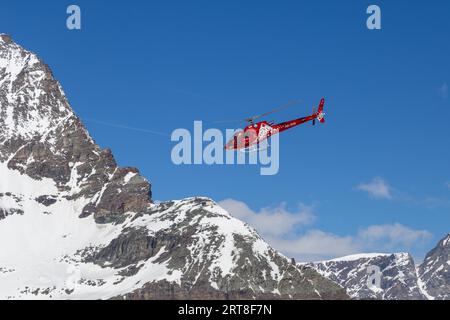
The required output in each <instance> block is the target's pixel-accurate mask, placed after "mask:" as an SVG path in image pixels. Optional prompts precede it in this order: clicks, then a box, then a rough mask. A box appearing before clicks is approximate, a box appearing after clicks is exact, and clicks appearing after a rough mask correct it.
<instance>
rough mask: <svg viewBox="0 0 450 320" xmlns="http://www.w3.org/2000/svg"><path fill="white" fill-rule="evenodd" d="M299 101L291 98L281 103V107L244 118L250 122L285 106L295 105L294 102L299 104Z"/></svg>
mask: <svg viewBox="0 0 450 320" xmlns="http://www.w3.org/2000/svg"><path fill="white" fill-rule="evenodd" d="M299 103H300V100H292V101H289V102H288V103H286V104H284V105H282V106H281V107H278V108H275V109H273V110H271V111H268V112H265V113H262V114H259V115H256V116H253V117H251V118H246V119H245V121H247V122H251V121H254V120H256V119H259V118H262V117H265V116H268V115H269V114H272V113H276V112H279V111H281V110H284V109H287V108H289V107H292V106H293V105H296V104H299Z"/></svg>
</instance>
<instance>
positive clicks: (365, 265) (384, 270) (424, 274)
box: [302, 234, 450, 300]
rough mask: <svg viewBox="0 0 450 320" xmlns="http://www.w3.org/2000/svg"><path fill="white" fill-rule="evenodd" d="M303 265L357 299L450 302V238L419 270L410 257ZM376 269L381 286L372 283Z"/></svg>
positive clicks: (372, 256)
mask: <svg viewBox="0 0 450 320" xmlns="http://www.w3.org/2000/svg"><path fill="white" fill-rule="evenodd" d="M302 265H303V266H309V267H311V268H313V269H314V270H316V271H318V272H319V273H320V274H321V275H323V276H324V277H326V278H328V279H330V280H332V281H334V282H336V283H338V284H340V285H341V286H343V287H345V288H346V290H347V293H348V295H349V296H350V297H352V298H354V299H388V300H425V299H429V300H434V299H438V300H448V299H450V234H449V235H447V236H446V237H445V238H444V239H442V240H441V241H439V243H438V244H437V246H436V247H435V248H434V249H433V250H431V251H430V252H429V253H428V254H427V256H426V258H425V260H424V261H423V263H422V264H420V265H419V266H417V265H415V263H414V260H413V258H412V256H411V255H410V254H408V253H393V254H385V253H371V254H357V255H352V256H347V257H342V258H338V259H334V260H329V261H322V262H315V263H307V264H302ZM374 267H375V268H376V270H377V272H379V274H380V278H379V279H380V282H379V286H375V285H373V284H374V283H373V282H372V281H373V276H374Z"/></svg>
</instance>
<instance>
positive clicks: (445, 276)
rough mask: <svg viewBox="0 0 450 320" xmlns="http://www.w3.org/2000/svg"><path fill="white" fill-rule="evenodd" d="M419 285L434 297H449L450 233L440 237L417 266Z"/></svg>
mask: <svg viewBox="0 0 450 320" xmlns="http://www.w3.org/2000/svg"><path fill="white" fill-rule="evenodd" d="M418 274H419V276H420V279H421V281H422V283H421V285H422V287H423V288H424V290H425V291H426V292H427V294H428V295H429V296H431V297H432V298H434V299H450V234H449V235H447V236H446V237H444V238H443V239H441V240H440V241H439V242H438V244H437V245H436V247H435V248H434V249H432V250H431V251H430V252H428V254H427V255H426V257H425V260H424V261H423V262H422V264H421V265H420V266H419V268H418Z"/></svg>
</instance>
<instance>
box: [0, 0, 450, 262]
mask: <svg viewBox="0 0 450 320" xmlns="http://www.w3.org/2000/svg"><path fill="white" fill-rule="evenodd" d="M70 4H77V5H79V6H80V8H81V12H82V29H81V30H75V31H69V30H68V29H67V28H66V18H67V14H66V8H67V6H68V5H70ZM370 4H377V5H379V6H380V7H381V10H382V30H380V31H369V30H368V29H367V28H366V19H367V14H366V8H367V7H368V5H370ZM449 10H450V3H449V2H448V1H433V3H432V4H430V3H425V2H421V3H419V2H411V1H377V2H374V3H369V2H366V1H351V2H350V1H346V2H338V1H281V2H280V1H279V2H274V1H258V2H256V1H246V2H243V1H235V0H227V1H126V2H121V1H115V2H110V1H75V2H67V1H58V3H56V2H52V1H47V2H45V3H43V2H40V3H37V2H32V1H14V2H13V3H8V5H7V6H4V9H3V10H1V11H0V21H1V22H0V26H1V30H0V32H4V33H9V34H11V35H12V37H13V38H14V39H15V41H17V42H18V43H19V44H21V45H23V46H24V47H26V48H27V49H29V50H32V51H34V52H36V53H37V54H38V55H39V56H40V57H41V58H42V59H44V60H45V61H46V63H47V64H49V65H50V66H51V68H52V70H53V72H54V74H55V77H56V78H57V79H58V80H59V81H60V82H61V84H62V86H63V88H64V90H65V92H66V94H67V96H68V98H69V100H70V103H71V105H72V106H73V108H74V110H75V111H76V112H77V113H78V115H79V116H80V117H81V119H82V120H83V121H84V122H85V124H86V126H87V128H88V129H89V131H90V133H91V134H92V136H93V137H94V138H95V140H96V141H97V143H99V144H100V145H101V146H102V147H109V148H111V149H112V150H113V152H114V154H115V157H116V159H117V161H118V163H119V164H120V165H122V166H136V167H139V168H140V170H141V172H142V174H143V175H144V176H146V177H147V178H148V179H149V180H150V181H151V183H152V184H153V194H154V198H155V199H158V200H167V199H175V198H184V197H188V196H194V195H205V196H209V197H212V198H214V199H215V200H217V201H222V200H225V199H229V200H227V201H226V202H224V203H223V204H224V206H228V207H229V209H230V210H232V211H235V212H233V213H235V215H237V216H239V217H241V218H242V219H244V220H246V221H248V222H249V223H250V224H253V225H255V226H256V227H257V228H258V227H259V228H260V229H261V228H262V231H261V233H262V234H263V236H264V237H265V238H266V239H269V240H270V241H271V243H272V244H273V245H274V246H275V247H277V248H279V249H281V250H282V251H284V252H285V253H286V254H288V255H292V256H296V257H298V258H299V259H316V258H328V257H333V256H337V255H341V254H347V253H352V252H359V251H410V252H412V253H413V254H414V255H415V256H416V257H418V258H419V259H420V258H421V257H422V256H423V255H424V253H425V252H426V251H427V250H428V249H429V248H431V247H432V246H434V244H435V242H437V241H438V240H439V239H440V238H442V237H443V236H444V235H445V234H447V233H448V232H450V229H449V226H450V187H449V186H448V182H450V169H449V163H450V148H449V137H450V126H449V124H448V119H449V116H450V99H449V97H448V84H449V83H450V63H449V57H450V42H449V41H448V39H449V36H450V20H449V19H448V12H450V11H449ZM322 96H324V97H325V98H326V112H327V120H328V121H327V123H326V125H323V126H322V125H320V126H316V127H314V128H313V127H311V126H310V125H305V126H301V127H298V128H297V129H294V130H290V131H288V132H286V133H283V135H282V136H280V140H281V141H280V142H281V147H280V148H281V149H280V161H281V162H280V171H279V173H278V174H277V175H275V176H260V174H259V168H257V167H255V166H205V165H198V166H175V165H173V164H172V162H171V159H170V151H171V148H172V147H173V146H174V143H172V142H171V141H170V139H169V138H167V137H165V136H158V135H154V134H151V133H146V132H144V131H137V130H129V129H125V128H117V127H112V126H106V125H103V124H100V123H99V122H105V123H110V124H118V125H121V126H127V127H135V128H141V129H145V130H153V131H158V132H166V133H170V132H172V130H173V129H175V128H188V129H189V128H192V126H193V121H194V120H203V121H204V126H206V127H207V126H211V127H213V126H216V125H215V124H214V121H216V120H224V119H225V120H226V119H235V118H244V117H247V116H250V115H253V114H259V113H261V112H264V111H267V110H270V109H272V108H275V107H277V106H279V105H282V104H284V103H286V102H287V101H289V100H292V99H301V100H302V103H301V104H300V105H298V106H295V107H291V108H290V109H288V110H286V111H284V112H283V113H279V114H276V115H274V116H272V117H271V118H273V120H279V121H282V120H287V119H291V118H295V117H298V116H303V115H306V114H308V113H309V112H310V111H311V108H312V106H313V105H316V104H317V103H318V101H319V100H320V98H321V97H322ZM255 217H256V218H255ZM264 218H267V221H268V222H269V223H268V224H266V225H260V222H261V223H262V221H266V220H264ZM252 222H253V223H252ZM270 222H273V223H270Z"/></svg>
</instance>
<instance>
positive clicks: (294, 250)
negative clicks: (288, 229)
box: [266, 229, 361, 261]
mask: <svg viewBox="0 0 450 320" xmlns="http://www.w3.org/2000/svg"><path fill="white" fill-rule="evenodd" d="M266 240H267V241H268V242H269V243H270V245H271V246H273V247H274V248H276V249H277V250H280V251H281V252H283V253H284V254H286V255H288V256H290V257H295V258H296V259H297V260H298V261H319V260H326V259H329V258H335V257H341V256H345V255H349V254H354V253H358V252H361V247H360V245H359V244H358V243H357V242H356V241H355V239H353V237H351V236H346V237H341V236H338V235H335V234H332V233H326V232H323V231H321V230H315V229H314V230H309V231H307V232H306V233H305V234H304V235H301V236H297V237H294V238H291V239H280V238H270V237H269V238H266Z"/></svg>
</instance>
